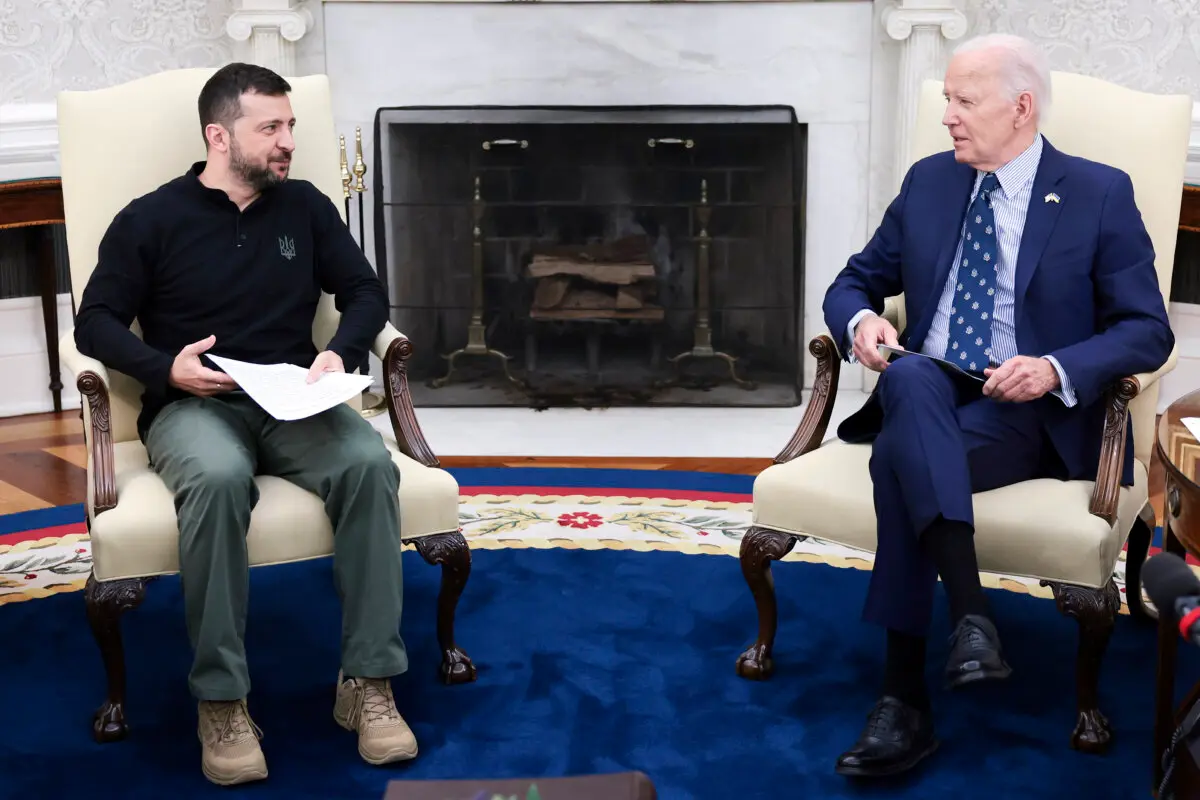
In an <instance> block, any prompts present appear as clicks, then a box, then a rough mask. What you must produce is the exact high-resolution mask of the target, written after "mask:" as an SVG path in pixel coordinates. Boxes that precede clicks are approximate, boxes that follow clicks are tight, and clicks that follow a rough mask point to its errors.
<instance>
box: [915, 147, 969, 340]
mask: <svg viewBox="0 0 1200 800" xmlns="http://www.w3.org/2000/svg"><path fill="white" fill-rule="evenodd" d="M974 188H975V170H974V169H973V168H971V167H969V166H967V165H966V164H955V165H954V169H953V172H952V178H951V180H950V181H949V182H948V185H947V187H946V197H947V198H948V199H950V200H951V202H947V203H939V204H938V207H937V209H936V210H935V211H934V213H933V214H931V215H930V220H929V224H930V225H931V226H934V227H935V228H936V229H937V230H939V231H941V233H942V244H941V249H940V251H939V252H938V257H937V261H936V262H934V273H933V283H932V285H931V286H930V287H929V294H928V295H927V296H926V297H925V299H924V300H925V302H924V305H923V306H922V307H921V309H920V318H919V319H918V321H917V324H916V326H915V327H913V328H912V332H911V334H910V335H909V337H908V344H907V345H906V346H907V347H909V348H910V349H916V348H919V347H920V346H921V345H922V344H923V343H924V341H925V336H926V334H927V333H928V332H929V326H930V325H932V324H933V317H934V315H935V314H937V307H938V301H939V300H940V299H941V297H942V290H943V289H945V288H946V278H947V276H948V275H949V274H950V262H951V261H953V260H954V251H955V250H956V249H957V248H958V240H959V238H960V236H961V235H962V226H963V217H964V215H965V214H966V213H967V207H968V206H969V205H970V203H971V190H972V189H974Z"/></svg>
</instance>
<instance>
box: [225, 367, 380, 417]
mask: <svg viewBox="0 0 1200 800" xmlns="http://www.w3.org/2000/svg"><path fill="white" fill-rule="evenodd" d="M205 356H206V357H208V358H210V359H212V362H213V363H214V364H216V365H217V366H218V367H220V368H221V369H223V370H225V374H227V375H228V376H229V377H231V378H233V379H234V380H235V381H237V384H238V386H239V387H240V388H241V389H242V391H244V392H245V393H246V394H248V395H250V398H251V399H252V400H254V402H256V403H258V404H259V406H261V407H262V409H263V410H264V411H266V412H267V413H268V414H270V415H271V416H272V417H274V418H275V419H278V420H296V419H304V418H305V417H311V416H313V415H315V414H320V413H321V412H322V411H326V410H328V409H331V408H333V407H334V406H336V405H337V404H338V403H344V402H346V401H347V400H349V399H350V398H352V397H354V396H355V395H357V394H362V393H363V391H365V390H366V388H367V387H368V386H370V385H371V376H370V375H350V374H347V373H345V372H326V373H324V374H323V375H321V377H320V379H319V380H316V381H314V382H312V383H308V382H307V381H308V370H307V369H305V368H304V367H297V366H296V365H295V364H269V365H263V364H250V363H247V362H245V361H235V360H234V359H232V358H225V357H223V356H214V355H209V354H207V353H206V354H205Z"/></svg>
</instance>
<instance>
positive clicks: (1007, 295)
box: [848, 133, 1076, 408]
mask: <svg viewBox="0 0 1200 800" xmlns="http://www.w3.org/2000/svg"><path fill="white" fill-rule="evenodd" d="M1041 159H1042V135H1041V134H1040V133H1039V134H1038V135H1037V137H1036V138H1035V139H1034V140H1033V144H1031V145H1030V146H1029V147H1028V148H1026V150H1025V152H1023V153H1021V155H1019V156H1017V157H1016V158H1014V159H1013V160H1012V161H1009V162H1008V163H1007V164H1005V165H1004V166H1002V167H1000V169H998V170H996V178H997V179H998V180H999V181H1000V189H999V191H996V192H992V211H993V213H994V214H995V216H996V241H997V243H998V244H999V246H1000V270H999V273H998V275H997V285H996V297H995V308H994V309H993V311H992V357H993V360H994V361H995V362H996V363H997V364H1003V363H1004V362H1005V361H1007V360H1008V359H1010V358H1012V357H1014V356H1016V355H1019V353H1018V352H1017V332H1016V326H1015V324H1014V321H1013V316H1014V313H1015V309H1014V286H1015V273H1016V268H1017V254H1018V253H1019V252H1020V250H1021V235H1022V234H1023V233H1024V231H1025V216H1026V214H1027V213H1028V211H1029V199H1030V195H1031V194H1032V193H1033V178H1034V176H1035V175H1036V174H1037V169H1038V164H1039V163H1040V162H1041ZM985 174H986V173H984V172H980V171H978V170H976V174H975V187H974V188H973V189H972V190H971V201H972V202H973V201H974V200H975V195H976V194H977V193H978V192H979V185H980V184H981V183H982V182H983V178H984V175H985ZM968 205H970V203H968ZM966 224H967V222H966V219H965V217H964V219H963V226H962V228H961V230H960V231H959V235H958V249H957V250H956V251H955V253H954V261H953V262H951V267H950V274H949V275H947V276H946V287H945V288H944V289H943V290H942V298H941V301H940V302H939V303H938V307H937V313H936V314H935V315H934V317H933V322H932V324H931V325H930V327H929V334H928V335H927V336H926V337H925V342H924V343H923V345H922V347H921V352H922V353H924V354H925V355H930V356H935V357H937V358H945V357H946V345H947V343H948V342H947V340H948V336H949V329H950V309H951V308H952V307H953V304H954V289H955V286H957V284H958V265H959V263H960V262H961V261H962V248H963V237H964V236H965V234H966ZM869 313H871V311H870V310H869V309H864V310H863V311H860V312H859V313H858V314H855V315H854V318H853V319H851V320H850V330H849V332H848V333H849V338H850V340H851V342H853V338H854V329H855V327H857V325H858V322H859V320H861V319H862V318H863V317H864V316H866V315H867V314H869ZM1046 360H1047V361H1049V362H1050V363H1051V364H1052V365H1053V366H1054V370H1055V371H1056V372H1057V373H1058V380H1059V384H1060V388H1058V389H1056V390H1054V392H1053V394H1054V396H1055V397H1058V398H1059V399H1060V400H1062V401H1063V403H1065V404H1066V405H1067V407H1068V408H1070V407H1072V406H1074V405H1075V403H1076V398H1075V390H1074V388H1073V387H1072V386H1071V380H1070V378H1068V377H1067V373H1066V372H1064V371H1063V368H1062V365H1061V364H1059V363H1058V359H1056V358H1054V356H1046Z"/></svg>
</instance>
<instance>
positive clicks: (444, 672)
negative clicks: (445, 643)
mask: <svg viewBox="0 0 1200 800" xmlns="http://www.w3.org/2000/svg"><path fill="white" fill-rule="evenodd" d="M439 672H440V674H441V678H442V683H444V684H446V685H447V686H457V685H458V684H460V683H471V682H472V681H474V680H475V678H476V671H475V665H474V664H473V663H471V657H470V656H468V655H467V654H466V653H464V652H463V651H462V648H459V647H455V648H454V649H453V650H444V651H442V666H441V669H440V670H439Z"/></svg>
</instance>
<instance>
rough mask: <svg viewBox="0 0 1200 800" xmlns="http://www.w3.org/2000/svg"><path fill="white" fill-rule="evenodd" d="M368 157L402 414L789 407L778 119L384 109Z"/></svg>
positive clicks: (797, 239) (796, 310)
mask: <svg viewBox="0 0 1200 800" xmlns="http://www.w3.org/2000/svg"><path fill="white" fill-rule="evenodd" d="M374 141H375V143H376V163H378V164H379V165H380V169H379V170H377V171H376V175H375V181H374V191H375V192H377V196H378V198H379V201H378V202H377V203H376V219H375V230H376V231H377V233H376V236H375V248H376V264H377V265H379V274H380V277H381V278H382V279H383V281H384V283H385V285H386V286H387V289H388V295H389V300H390V304H391V318H392V322H393V323H394V324H395V325H396V326H397V327H398V328H399V329H400V330H402V331H404V332H405V333H406V334H407V335H408V336H409V337H410V338H411V339H412V341H413V342H414V344H415V346H416V354H415V355H414V356H413V358H412V360H411V362H410V373H409V379H410V386H411V387H412V391H413V400H414V403H415V404H416V405H420V406H497V405H510V406H511V405H516V406H532V407H535V408H546V407H552V406H584V407H596V406H614V405H716V406H789V405H796V404H798V403H799V401H800V390H801V388H802V381H803V377H802V376H803V359H804V351H803V347H802V342H801V336H800V331H801V326H800V320H801V309H802V308H803V298H802V287H803V272H804V267H803V253H804V247H803V234H804V229H803V219H804V209H803V196H804V172H803V165H804V163H805V126H803V125H801V124H798V123H797V121H796V117H795V114H794V113H793V111H792V110H791V109H789V108H784V107H752V108H747V107H719V108H716V107H654V108H649V107H646V108H643V107H639V108H592V107H587V108H580V107H573V108H529V107H503V108H499V107H487V108H478V107H476V108H445V107H441V108H413V107H409V108H385V109H380V110H379V112H378V113H377V115H376V120H375V137H374ZM380 234H382V235H380Z"/></svg>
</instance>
